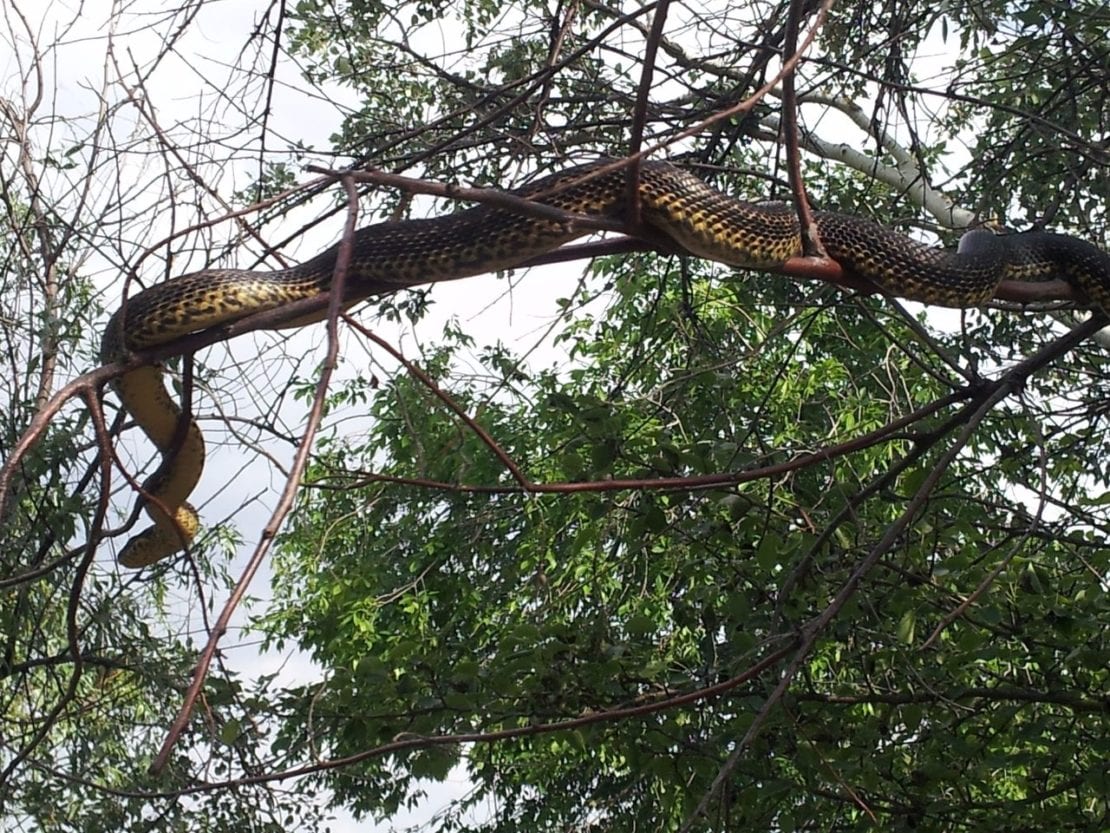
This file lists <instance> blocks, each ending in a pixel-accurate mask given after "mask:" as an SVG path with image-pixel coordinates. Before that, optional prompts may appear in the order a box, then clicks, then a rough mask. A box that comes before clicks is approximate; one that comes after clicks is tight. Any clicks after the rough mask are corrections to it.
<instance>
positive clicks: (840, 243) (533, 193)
mask: <svg viewBox="0 0 1110 833" xmlns="http://www.w3.org/2000/svg"><path fill="white" fill-rule="evenodd" d="M610 167H611V166H608V165H606V163H604V162H599V163H594V164H590V165H584V166H579V167H574V168H568V169H567V170H564V171H562V172H560V173H556V174H553V175H551V176H548V177H544V178H542V179H539V180H537V181H535V182H533V183H531V184H530V185H528V186H526V187H524V188H521V189H518V190H515V191H511V192H509V193H512V194H514V195H516V196H518V197H523V198H526V199H529V200H533V201H535V202H539V203H543V204H545V205H548V206H551V207H553V208H556V209H560V210H562V211H566V212H570V213H573V214H578V215H589V216H593V217H607V218H614V219H622V215H623V213H624V212H625V202H626V195H627V176H626V174H625V172H624V171H623V170H609V168H610ZM638 202H639V211H640V219H641V221H642V222H643V223H644V224H645V225H646V226H648V227H649V228H651V229H653V230H655V231H658V232H662V233H664V234H666V235H667V236H668V237H669V238H671V239H672V240H673V241H674V242H675V243H677V244H678V246H680V247H681V248H683V249H685V250H686V251H688V252H690V253H691V254H693V255H696V256H699V257H704V258H709V259H711V260H716V261H720V262H722V263H726V264H730V265H733V266H738V267H744V268H767V267H777V266H780V265H781V264H783V263H784V262H785V261H787V260H789V259H790V258H791V257H794V256H797V255H799V254H800V253H801V251H802V245H801V239H800V232H799V225H798V220H797V216H796V213H795V212H794V210H793V208H792V207H788V206H766V205H756V204H752V203H747V202H744V201H741V200H737V199H734V198H732V197H730V196H728V195H726V194H724V193H722V192H720V191H717V190H716V189H714V188H712V187H711V186H710V185H708V184H706V183H705V182H703V181H702V180H701V179H698V178H697V177H696V176H694V175H692V174H690V173H688V172H686V171H684V170H682V169H680V168H677V167H675V166H674V165H672V164H670V163H668V162H645V163H644V164H643V165H642V166H641V170H640V177H639V190H638ZM815 223H816V227H817V231H818V233H819V235H820V238H821V241H822V243H823V244H824V246H825V249H826V251H827V252H828V254H829V256H830V257H831V258H832V259H833V260H836V261H837V262H838V263H839V264H840V266H841V267H842V268H843V269H844V271H845V272H847V273H849V274H852V275H855V276H857V277H862V278H865V279H868V280H870V281H872V282H874V283H875V284H877V285H878V286H879V287H880V288H882V289H883V290H885V291H887V292H889V293H890V294H893V295H898V296H901V297H904V298H909V299H911V300H919V301H924V302H927V303H934V304H941V305H945V306H956V307H969V306H977V305H980V304H982V303H984V302H985V301H987V300H988V299H989V298H991V296H992V295H993V294H994V291H995V288H996V287H997V286H998V284H999V282H1000V281H1002V280H1004V279H1009V280H1048V279H1053V278H1064V279H1066V280H1068V281H1069V282H1071V283H1073V284H1074V285H1076V286H1077V287H1078V288H1079V289H1080V290H1081V291H1082V292H1083V293H1085V294H1086V295H1087V296H1088V297H1089V298H1090V299H1091V300H1092V301H1094V302H1095V303H1097V304H1098V305H1100V306H1101V307H1102V308H1103V309H1106V310H1110V255H1107V254H1106V253H1105V252H1103V251H1101V250H1100V249H1098V248H1097V247H1095V246H1093V245H1091V244H1090V243H1087V242H1085V241H1083V240H1079V239H1076V238H1073V237H1068V236H1064V235H1057V234H1049V233H1045V232H1032V233H1026V234H1017V235H1007V236H1001V237H1000V236H995V235H993V234H991V233H989V232H973V233H969V234H968V235H965V237H964V239H963V240H962V241H961V245H960V248H959V250H958V251H955V252H953V251H950V250H945V249H939V248H933V247H930V246H927V245H925V244H922V243H919V242H917V241H914V240H912V239H910V238H908V237H905V236H904V235H902V234H899V233H897V232H895V231H892V230H890V229H887V228H884V227H883V226H880V225H878V224H877V223H874V222H872V221H869V220H865V219H862V218H858V217H851V216H846V215H841V214H833V213H818V214H816V215H815ZM587 233H589V229H587V228H583V227H582V226H581V225H576V224H575V223H573V222H572V221H561V220H554V219H544V218H539V217H536V216H532V215H530V214H524V213H520V212H514V211H511V210H509V209H506V208H501V207H493V206H490V205H480V206H478V207H475V208H470V209H467V210H464V211H459V212H457V213H453V214H448V215H445V216H441V217H435V218H431V219H417V220H406V221H403V222H393V223H378V224H375V225H370V226H367V227H365V228H362V229H360V230H359V231H357V232H356V234H355V239H354V247H353V256H352V260H351V264H350V267H349V269H348V273H347V278H346V289H347V295H348V296H349V298H350V300H351V302H354V301H357V300H360V299H363V298H367V297H370V296H372V295H377V294H382V293H386V292H390V291H394V290H397V289H400V288H403V287H409V286H414V285H417V284H421V283H428V282H434V281H443V280H453V279H456V278H464V277H468V276H472V275H477V274H481V273H484V272H492V271H496V270H499V269H507V268H511V267H513V266H516V265H519V264H520V263H522V262H524V261H527V260H529V259H530V258H533V257H535V256H537V255H539V254H542V253H545V252H548V251H551V250H553V249H555V248H558V247H559V246H561V245H562V244H564V243H566V242H568V241H570V240H572V239H574V238H576V237H580V236H582V235H584V234H587ZM338 249H339V247H338V245H336V246H333V247H331V248H330V249H328V250H326V251H325V252H323V253H322V254H320V255H318V256H317V257H315V258H312V259H311V260H308V261H306V262H304V263H302V264H299V265H297V266H294V267H291V268H289V269H283V270H276V271H246V270H236V269H209V270H204V271H201V272H195V273H193V274H189V275H184V276H181V277H178V278H174V279H171V280H169V281H166V282H165V283H162V284H159V285H157V286H154V287H152V288H150V289H147V290H144V291H142V292H139V293H138V294H136V295H134V296H132V297H129V298H128V299H127V300H126V302H125V303H124V305H123V306H121V308H120V309H119V310H118V311H117V312H116V313H115V315H114V316H113V317H112V318H111V320H110V321H109V322H108V325H107V327H106V329H105V332H104V338H103V341H102V343H101V358H102V360H103V361H105V362H109V361H115V360H118V359H120V358H123V357H125V356H126V354H127V353H128V352H130V351H134V350H142V349H146V348H150V347H154V346H156V345H159V344H163V343H166V342H169V341H172V340H173V339H175V338H179V337H181V336H183V335H186V334H188V333H191V332H195V331H197V330H201V329H205V328H208V327H214V326H217V325H220V324H226V323H228V322H231V321H235V320H238V319H240V318H243V317H246V316H247V315H251V314H254V313H257V312H263V311H266V310H271V309H276V308H278V307H281V306H283V305H286V304H288V303H291V302H293V301H297V300H301V299H305V298H311V297H315V296H317V295H319V294H320V293H322V292H325V291H327V289H328V287H329V285H330V283H331V280H332V275H333V272H334V269H335V264H336V259H337V255H338ZM113 386H114V388H115V390H116V391H117V393H118V395H119V397H120V399H121V401H122V403H123V406H124V408H125V409H126V410H127V411H129V412H130V413H131V415H132V416H133V417H134V419H135V421H136V422H137V423H138V424H139V426H140V427H141V428H142V429H143V430H144V431H145V432H146V434H147V435H148V436H149V437H150V439H151V440H152V442H153V443H154V444H155V446H157V448H158V449H159V451H160V452H161V453H162V455H163V463H162V465H161V466H160V467H159V470H158V471H157V472H156V473H155V475H154V476H153V477H152V478H151V479H150V480H148V481H147V483H146V484H145V485H144V488H143V494H144V501H145V508H146V510H147V513H148V514H149V515H150V517H151V519H152V520H153V521H154V526H153V527H151V528H149V529H148V530H146V531H145V532H143V533H140V534H139V535H137V536H135V537H134V538H132V539H131V540H130V541H129V542H128V543H127V544H126V546H125V547H124V548H123V550H122V551H121V553H120V555H119V560H120V562H121V563H123V564H124V565H126V566H130V567H141V566H144V565H147V564H151V563H154V562H155V561H158V560H160V559H162V558H165V557H167V556H168V555H171V554H173V553H174V552H176V551H178V550H180V549H183V548H184V547H186V546H188V544H189V542H190V541H191V540H192V538H193V536H194V535H195V534H196V530H197V528H198V520H197V514H196V511H195V510H194V509H193V508H192V507H191V506H190V505H189V504H188V502H187V499H188V497H189V494H190V493H191V492H192V491H193V488H194V487H195V486H196V484H197V482H198V480H199V478H200V475H201V472H202V470H203V467H204V439H203V436H202V435H201V432H200V429H199V427H198V426H197V424H196V423H195V421H193V420H182V419H181V410H180V408H179V407H178V405H177V403H176V402H175V401H174V400H173V399H172V398H171V397H170V395H169V393H168V392H167V391H166V389H165V387H164V385H163V381H162V371H161V369H160V368H158V367H153V366H146V367H139V368H137V369H134V370H129V371H127V372H126V373H124V374H123V375H122V376H120V377H119V378H118V379H117V380H116V381H115V382H114V383H113ZM179 434H180V436H178V435H179Z"/></svg>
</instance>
